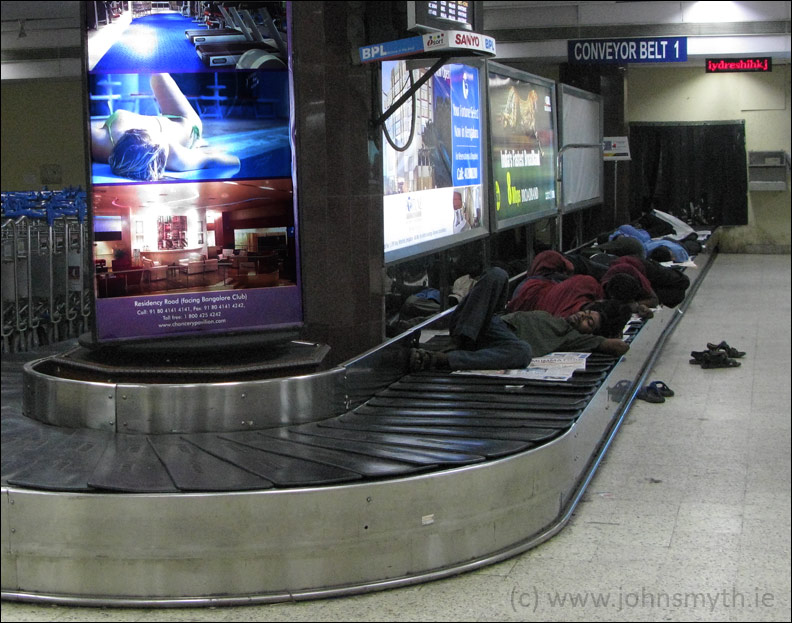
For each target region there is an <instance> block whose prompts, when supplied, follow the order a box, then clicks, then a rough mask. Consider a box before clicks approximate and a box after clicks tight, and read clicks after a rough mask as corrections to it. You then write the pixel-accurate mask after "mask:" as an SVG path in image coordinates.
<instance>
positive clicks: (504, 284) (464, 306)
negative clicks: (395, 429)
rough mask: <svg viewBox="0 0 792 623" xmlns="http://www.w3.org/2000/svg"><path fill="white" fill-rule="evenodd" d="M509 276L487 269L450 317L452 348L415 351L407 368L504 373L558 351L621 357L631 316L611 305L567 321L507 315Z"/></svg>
mask: <svg viewBox="0 0 792 623" xmlns="http://www.w3.org/2000/svg"><path fill="white" fill-rule="evenodd" d="M508 290H509V277H508V274H507V273H506V271H505V270H503V269H501V268H497V267H494V268H490V269H488V270H487V271H486V272H484V274H483V275H482V277H481V278H480V279H479V280H478V281H477V282H476V284H475V285H474V286H473V288H472V289H471V290H470V292H469V293H468V295H467V296H466V297H465V298H464V299H462V301H461V302H460V303H459V305H457V307H456V309H455V310H454V311H453V312H452V313H451V316H450V325H449V326H450V335H451V339H452V341H453V344H454V346H453V348H452V349H451V350H449V351H447V352H439V351H432V350H426V349H422V348H413V349H411V350H410V361H409V366H410V370H411V371H413V372H416V371H420V370H502V369H515V368H524V367H526V366H527V365H528V364H529V363H530V362H531V358H532V357H541V356H543V355H546V354H548V353H552V352H557V351H573V352H601V353H607V354H611V355H616V356H621V355H623V354H624V353H626V352H627V350H629V345H628V344H627V343H626V342H625V341H624V340H622V339H621V337H622V330H623V328H624V326H625V325H626V324H627V321H628V320H629V319H630V317H631V315H632V312H631V311H630V308H629V306H628V305H623V304H620V303H617V302H615V301H594V302H591V303H589V304H587V305H585V306H584V309H581V310H579V311H577V312H575V313H572V314H569V315H568V316H566V317H559V316H554V315H553V314H551V313H549V312H546V311H516V312H513V313H506V314H504V313H503V312H504V311H505V306H506V302H507V298H508Z"/></svg>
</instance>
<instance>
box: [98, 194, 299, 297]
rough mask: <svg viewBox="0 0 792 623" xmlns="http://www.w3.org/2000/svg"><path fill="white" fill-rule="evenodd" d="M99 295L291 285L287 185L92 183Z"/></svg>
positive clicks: (293, 255)
mask: <svg viewBox="0 0 792 623" xmlns="http://www.w3.org/2000/svg"><path fill="white" fill-rule="evenodd" d="M93 201H94V205H95V207H96V212H95V217H94V221H95V222H94V229H95V238H94V245H95V248H94V263H95V264H96V281H97V283H96V291H97V296H98V297H99V298H109V297H119V296H132V295H140V294H161V293H165V292H174V291H186V290H189V291H191V292H195V291H209V290H230V289H239V288H250V287H277V286H281V285H294V283H295V277H296V249H295V246H296V245H295V242H294V216H293V208H292V191H291V180H248V181H245V182H221V181H218V182H201V183H183V184H169V185H168V188H167V192H165V190H164V189H163V187H162V186H161V185H156V184H154V185H147V184H134V185H123V186H96V187H94V190H93Z"/></svg>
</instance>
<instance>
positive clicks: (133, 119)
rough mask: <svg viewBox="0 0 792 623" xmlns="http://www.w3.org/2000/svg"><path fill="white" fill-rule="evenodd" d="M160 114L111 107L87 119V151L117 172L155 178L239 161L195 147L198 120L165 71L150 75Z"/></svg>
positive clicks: (197, 144)
mask: <svg viewBox="0 0 792 623" xmlns="http://www.w3.org/2000/svg"><path fill="white" fill-rule="evenodd" d="M150 82H151V90H152V92H153V94H154V99H155V100H156V102H157V105H158V106H159V109H160V112H161V114H159V115H141V114H138V113H135V112H131V111H128V110H116V111H115V112H113V113H112V114H111V115H110V116H109V117H108V118H107V119H106V120H104V121H101V122H98V123H92V124H91V156H92V158H93V160H94V161H95V162H103V163H107V164H109V165H110V169H111V171H112V172H113V173H114V174H115V175H118V176H120V177H126V178H130V179H134V180H141V181H155V180H158V179H160V178H162V177H163V175H164V174H165V171H166V170H169V171H194V170H197V169H209V168H213V167H230V166H239V158H237V157H236V156H233V155H230V154H226V153H223V152H220V151H217V150H210V149H206V148H204V147H200V143H201V137H202V131H203V124H202V123H201V118H200V117H199V116H198V113H196V112H195V110H194V109H193V107H192V106H191V105H190V102H189V101H188V99H187V98H186V97H185V96H184V94H183V93H182V92H181V89H179V86H178V85H177V84H176V81H175V80H174V79H173V78H172V77H171V76H170V74H153V75H152V76H151V80H150Z"/></svg>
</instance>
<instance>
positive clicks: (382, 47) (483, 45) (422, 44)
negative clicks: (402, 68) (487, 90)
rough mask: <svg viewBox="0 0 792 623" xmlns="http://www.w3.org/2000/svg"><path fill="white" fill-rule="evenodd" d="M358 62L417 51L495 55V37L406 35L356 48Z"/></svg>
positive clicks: (458, 33)
mask: <svg viewBox="0 0 792 623" xmlns="http://www.w3.org/2000/svg"><path fill="white" fill-rule="evenodd" d="M359 51H360V62H361V63H371V62H375V61H386V60H395V59H398V58H404V57H405V56H415V55H418V54H435V53H438V52H452V53H456V54H457V55H458V56H468V55H477V56H495V39H494V38H492V37H488V36H487V35H482V34H479V33H475V32H469V31H465V30H443V31H440V32H433V33H429V34H425V35H422V36H420V37H409V38H407V39H398V40H396V41H385V42H384V43H375V44H374V45H365V46H363V47H362V48H359Z"/></svg>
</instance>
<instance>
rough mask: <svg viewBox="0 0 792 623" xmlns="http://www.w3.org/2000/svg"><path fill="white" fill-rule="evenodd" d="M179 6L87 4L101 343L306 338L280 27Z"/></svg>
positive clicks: (260, 18)
mask: <svg viewBox="0 0 792 623" xmlns="http://www.w3.org/2000/svg"><path fill="white" fill-rule="evenodd" d="M178 4H179V6H180V7H181V6H182V5H184V6H185V7H186V6H188V4H189V5H192V4H195V3H178ZM158 6H160V7H161V8H157V7H158ZM170 6H172V3H137V2H135V3H101V2H98V3H95V2H86V3H85V11H86V18H87V19H86V22H87V23H88V31H87V37H86V39H87V47H88V53H87V59H88V80H87V88H88V103H89V111H88V116H89V119H88V121H87V122H88V124H89V133H90V157H91V193H90V198H91V222H92V224H93V260H94V265H95V300H96V309H95V312H96V313H95V326H94V334H95V335H94V338H95V340H96V342H97V343H112V342H119V341H134V340H151V339H163V338H170V337H176V336H182V337H183V336H190V335H198V334H224V333H240V332H260V331H273V330H278V331H280V330H283V329H291V328H296V327H299V326H300V325H301V324H302V296H301V290H300V282H299V259H298V248H299V246H298V241H297V232H296V228H295V223H296V216H295V201H294V187H293V181H292V180H293V171H292V141H291V135H292V132H291V128H292V119H293V114H292V108H293V107H292V98H291V88H290V85H291V80H290V76H289V72H288V69H287V61H288V59H287V58H286V53H285V52H286V47H285V44H284V41H286V35H285V33H284V32H282V30H284V29H285V14H284V15H277V14H275V15H273V14H269V13H265V12H263V11H261V12H251V11H246V10H237V9H233V10H232V12H233V15H232V14H231V13H229V12H228V11H227V10H226V9H225V8H223V9H222V14H218V15H217V16H214V15H213V16H212V18H213V19H215V18H217V19H218V20H220V19H222V20H223V24H222V25H223V26H225V28H212V29H210V28H209V27H208V26H207V25H206V24H203V23H196V22H195V21H194V18H193V17H192V16H190V15H186V14H182V13H181V12H180V11H178V10H172V9H170V8H167V7H170ZM268 6H271V7H272V6H275V3H268ZM116 7H117V8H116ZM141 7H143V8H141ZM144 9H145V10H144ZM218 10H219V9H218ZM99 12H101V13H102V14H101V15H99ZM111 26H112V29H111V28H110V27H111ZM111 33H112V34H111ZM253 33H255V36H254V35H253ZM252 39H255V41H252Z"/></svg>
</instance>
